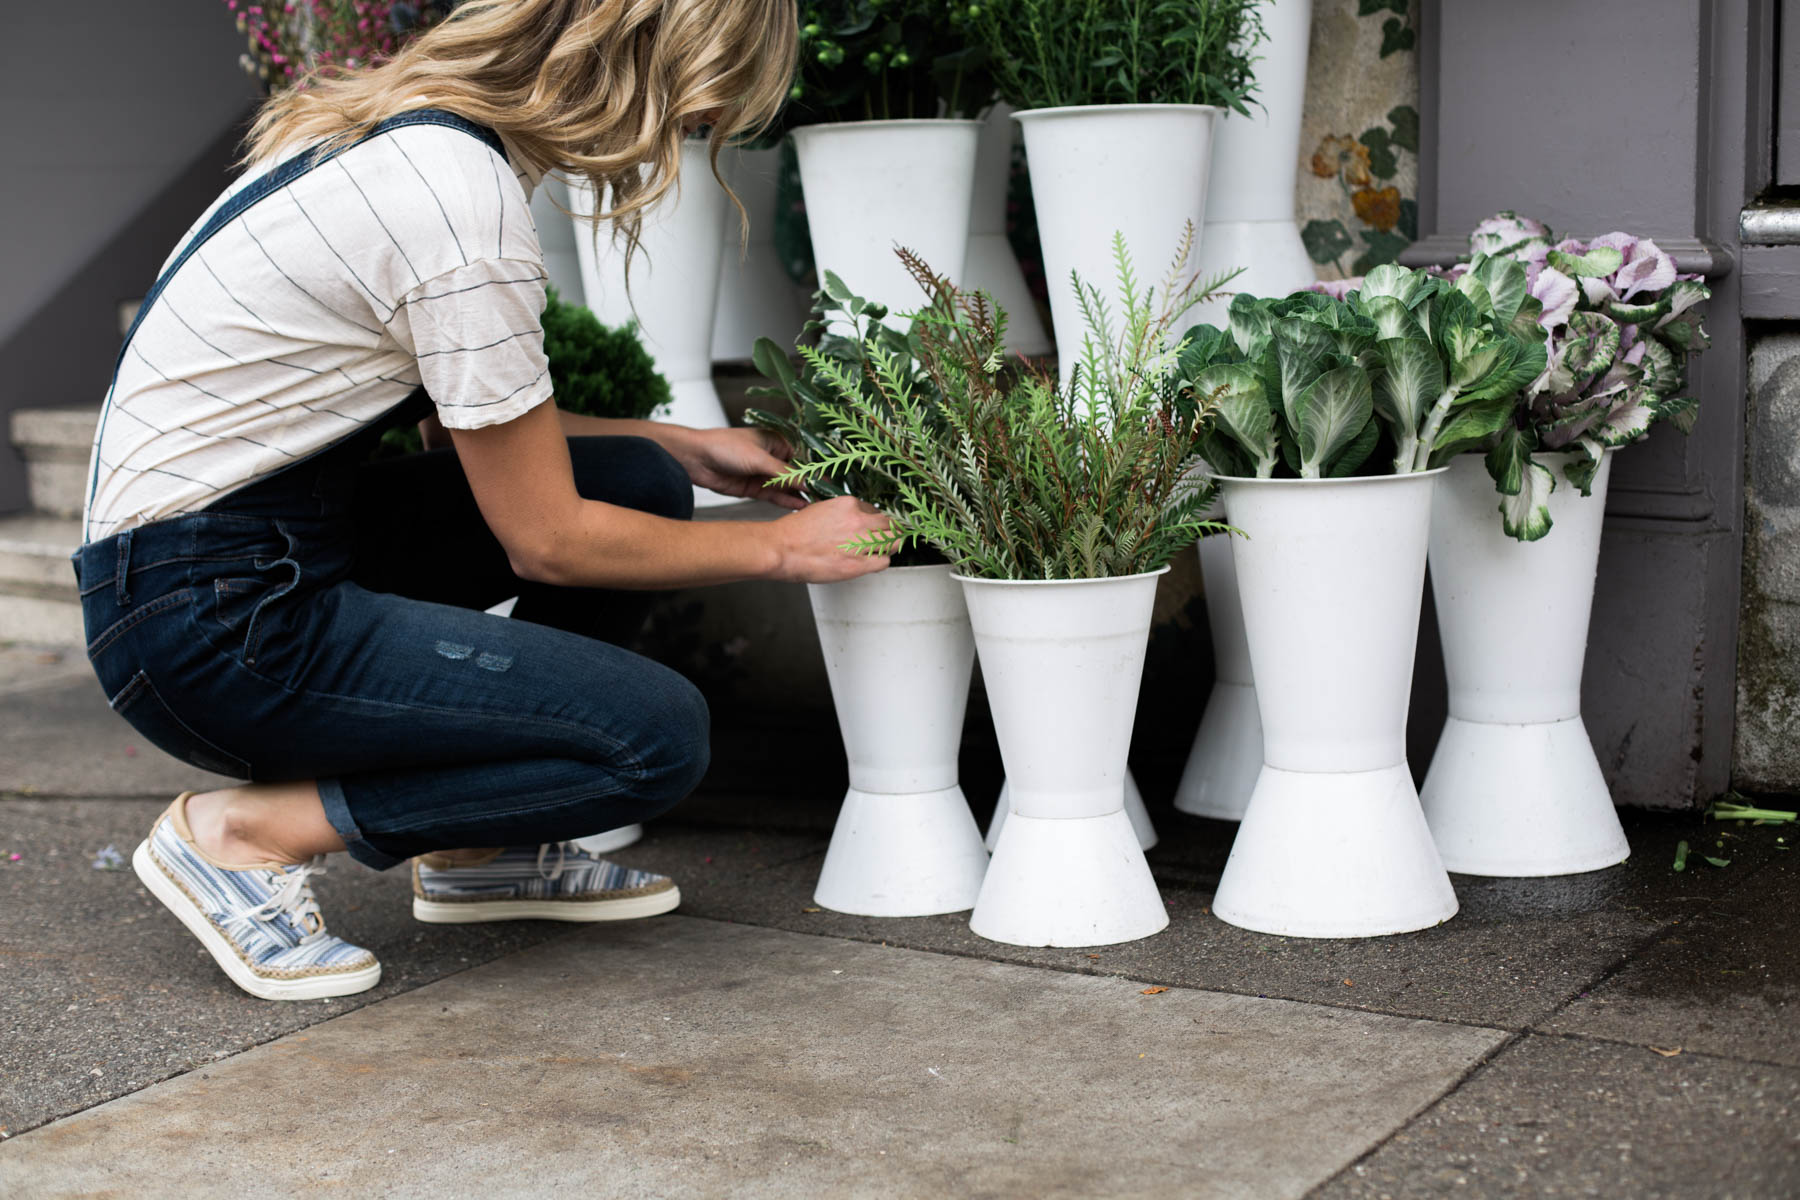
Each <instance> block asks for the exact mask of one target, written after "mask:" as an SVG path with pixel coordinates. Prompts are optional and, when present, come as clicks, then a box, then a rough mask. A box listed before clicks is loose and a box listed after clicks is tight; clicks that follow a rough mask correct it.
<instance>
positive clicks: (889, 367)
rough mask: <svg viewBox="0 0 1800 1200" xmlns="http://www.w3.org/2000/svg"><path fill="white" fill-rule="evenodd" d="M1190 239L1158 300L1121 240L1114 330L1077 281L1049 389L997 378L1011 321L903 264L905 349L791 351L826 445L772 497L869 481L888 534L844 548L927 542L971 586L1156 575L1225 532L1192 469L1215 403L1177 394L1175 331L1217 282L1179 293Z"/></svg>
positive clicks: (877, 345)
mask: <svg viewBox="0 0 1800 1200" xmlns="http://www.w3.org/2000/svg"><path fill="white" fill-rule="evenodd" d="M1188 234H1189V235H1188V237H1187V238H1186V239H1185V240H1184V242H1183V246H1182V250H1181V252H1180V253H1179V254H1178V255H1177V257H1176V261H1175V263H1174V264H1173V265H1172V266H1171V268H1170V271H1169V275H1168V277H1167V280H1166V282H1165V284H1164V286H1163V287H1162V288H1161V289H1160V291H1159V289H1157V288H1155V287H1145V286H1143V285H1141V284H1140V283H1139V281H1138V279H1137V277H1136V274H1135V272H1134V270H1133V268H1132V264H1131V259H1130V255H1129V254H1128V253H1127V252H1126V248H1125V245H1124V241H1123V239H1122V238H1115V241H1114V256H1115V261H1116V263H1117V268H1118V280H1117V283H1118V287H1117V292H1116V297H1117V300H1118V302H1119V311H1118V312H1117V313H1116V314H1115V313H1114V311H1113V305H1112V302H1110V301H1109V300H1108V298H1107V297H1106V296H1105V295H1103V294H1102V292H1101V291H1100V290H1099V289H1098V288H1096V287H1093V286H1091V285H1088V284H1085V283H1083V282H1082V281H1081V280H1076V286H1077V288H1078V289H1079V291H1080V294H1081V297H1082V304H1083V312H1084V314H1085V316H1086V319H1087V326H1088V330H1087V336H1086V338H1085V339H1084V342H1083V348H1082V353H1081V355H1080V358H1079V360H1078V361H1077V362H1076V363H1075V364H1074V365H1073V366H1072V367H1071V368H1070V369H1069V371H1068V372H1067V380H1066V382H1065V383H1064V384H1063V385H1062V386H1060V387H1059V386H1058V385H1057V383H1056V381H1055V380H1054V379H1052V378H1051V377H1050V376H1049V375H1048V374H1047V373H1045V372H1044V371H1043V369H1042V368H1041V367H1038V366H1036V365H1033V364H1029V363H1017V364H1015V363H1009V362H1008V360H1007V359H1006V356H1005V351H1004V345H1005V330H1006V316H1005V313H1004V312H1003V311H1002V310H1000V309H999V308H998V306H996V305H995V304H994V303H993V301H992V300H991V299H989V297H988V296H987V295H985V294H984V293H980V292H965V291H963V290H961V289H959V288H957V287H956V286H955V285H954V284H952V283H951V282H950V281H949V280H948V279H945V278H944V277H942V276H939V275H937V274H936V273H935V272H933V271H932V270H931V268H930V267H929V266H928V265H927V264H926V263H925V262H923V261H922V260H921V259H919V258H918V256H916V255H914V254H912V253H911V252H909V251H905V250H902V251H900V257H901V260H902V261H903V262H904V263H905V264H906V267H907V270H908V271H909V272H911V274H912V276H913V278H914V279H915V280H916V281H917V282H918V284H919V286H920V287H921V288H922V289H923V290H924V292H925V296H926V300H927V303H926V305H925V307H924V308H922V309H921V310H919V311H918V312H917V313H915V314H913V324H912V328H911V330H910V331H909V333H908V334H907V335H905V337H904V339H902V340H901V342H899V343H896V341H895V340H894V338H893V337H891V336H887V335H879V334H878V335H875V336H870V337H866V338H865V339H864V340H863V342H862V348H861V350H860V352H858V353H855V354H850V355H846V354H844V353H842V352H841V351H840V350H838V349H836V348H832V347H829V346H828V345H827V344H825V343H822V344H821V346H820V347H818V348H812V347H803V348H802V349H801V351H800V353H801V355H802V357H803V359H804V361H805V365H806V368H807V376H806V382H807V386H808V388H809V389H810V391H811V393H812V395H813V396H814V397H816V401H817V403H816V404H815V405H814V407H813V409H812V410H810V411H811V412H812V413H813V414H815V415H816V418H817V419H819V420H820V421H822V423H823V425H824V430H823V432H821V433H818V434H817V436H816V440H809V441H808V442H807V443H806V451H805V453H804V454H801V455H797V458H796V465H795V466H794V468H793V469H792V470H791V471H790V472H788V473H787V474H786V475H785V476H783V477H782V478H781V479H780V480H779V482H781V483H785V484H802V485H805V486H807V487H808V488H816V487H817V486H819V484H820V483H821V482H823V483H825V484H827V485H830V486H841V485H843V484H845V483H847V482H849V481H852V480H870V479H876V478H879V479H880V480H881V481H883V482H882V483H881V484H878V485H865V487H866V490H864V491H860V492H858V493H857V494H859V495H862V496H863V498H864V499H869V500H871V502H872V503H877V504H878V506H879V507H882V508H883V509H884V511H886V512H887V514H888V516H889V517H890V518H891V519H892V521H893V529H892V531H891V532H890V533H889V534H887V535H884V536H881V537H876V538H871V539H869V540H867V541H865V542H861V543H857V544H856V545H855V546H854V547H852V548H855V549H859V550H862V551H864V552H869V553H892V552H894V551H895V550H897V549H900V548H902V547H904V546H906V545H910V544H914V543H919V542H924V543H929V544H930V545H933V546H936V547H937V548H938V550H940V551H941V552H942V553H943V554H944V555H945V557H947V558H948V559H949V560H950V561H951V562H952V563H954V564H955V565H956V567H957V569H958V570H959V571H960V572H961V573H963V574H966V575H970V576H973V577H976V578H982V579H1021V580H1023V579H1097V578H1107V577H1113V576H1120V575H1135V574H1138V573H1141V572H1144V571H1153V570H1157V569H1159V568H1161V567H1162V566H1164V565H1165V564H1166V563H1167V562H1168V561H1169V559H1170V558H1172V557H1173V556H1174V555H1175V554H1176V553H1178V552H1179V551H1181V550H1182V549H1184V548H1185V547H1187V546H1189V545H1191V544H1192V543H1193V542H1194V540H1195V539H1196V538H1198V537H1200V536H1201V535H1202V534H1205V533H1210V532H1215V531H1218V530H1220V529H1222V526H1219V525H1217V524H1215V523H1212V522H1209V521H1207V520H1205V519H1204V513H1205V512H1206V510H1207V508H1208V506H1209V505H1210V504H1211V502H1212V499H1213V488H1212V486H1211V485H1210V484H1209V483H1208V482H1207V481H1206V480H1205V479H1204V478H1203V477H1202V476H1201V475H1200V473H1199V472H1198V470H1197V469H1196V468H1197V467H1198V456H1197V454H1196V445H1197V443H1198V440H1199V439H1200V437H1201V435H1202V434H1203V433H1204V432H1205V430H1206V429H1207V428H1208V426H1209V425H1210V423H1211V421H1212V417H1213V411H1214V403H1213V398H1212V397H1211V396H1209V395H1200V394H1197V393H1196V392H1195V391H1194V390H1193V389H1192V388H1191V387H1185V386H1184V385H1183V384H1182V383H1181V381H1180V372H1178V371H1177V370H1176V366H1177V362H1178V359H1179V355H1180V351H1181V345H1180V343H1179V342H1178V341H1177V340H1176V339H1174V338H1172V337H1171V336H1170V332H1169V331H1170V329H1171V327H1172V325H1173V324H1174V322H1175V321H1176V320H1177V319H1178V318H1179V317H1180V315H1181V314H1182V313H1184V312H1186V311H1187V310H1188V309H1189V308H1191V307H1192V306H1193V305H1194V304H1197V303H1199V302H1200V301H1201V300H1203V299H1206V298H1208V297H1209V296H1211V295H1212V294H1214V293H1215V292H1216V289H1217V287H1218V286H1219V284H1220V283H1221V282H1223V281H1214V282H1213V283H1211V284H1208V285H1204V286H1203V285H1201V283H1200V281H1199V280H1198V279H1194V278H1189V279H1186V280H1185V281H1184V279H1183V275H1184V272H1185V268H1186V263H1187V259H1188V257H1189V251H1190V247H1191V243H1192V230H1191V229H1190V230H1189V231H1188ZM770 365H771V366H773V365H774V364H770ZM790 394H792V393H791V392H790Z"/></svg>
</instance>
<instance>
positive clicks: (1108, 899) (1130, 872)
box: [969, 810, 1169, 946]
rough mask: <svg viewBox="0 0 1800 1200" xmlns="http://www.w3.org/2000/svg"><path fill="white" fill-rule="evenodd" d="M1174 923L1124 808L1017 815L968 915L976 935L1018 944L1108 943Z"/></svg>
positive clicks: (1094, 944)
mask: <svg viewBox="0 0 1800 1200" xmlns="http://www.w3.org/2000/svg"><path fill="white" fill-rule="evenodd" d="M1168 923H1169V914H1168V910H1167V909H1165V908H1164V907H1163V902H1162V896H1161V895H1160V894H1158V892H1157V890H1156V880H1155V879H1153V878H1152V877H1151V875H1150V865H1149V864H1148V863H1146V862H1145V861H1144V852H1143V851H1142V850H1141V849H1139V848H1138V839H1137V831H1136V830H1134V829H1133V828H1132V825H1131V821H1130V820H1129V819H1128V818H1127V817H1126V816H1125V813H1124V811H1123V810H1117V811H1114V812H1110V813H1107V814H1105V815H1103V816H1098V817H1068V818H1051V817H1030V816H1022V815H1020V814H1018V813H1014V814H1013V816H1012V817H1011V819H1010V820H1008V821H1007V822H1006V828H1005V829H1004V831H1003V834H1002V836H1001V838H1000V844H999V845H998V846H996V847H995V848H994V859H993V861H992V862H991V863H990V864H988V870H987V878H986V880H985V881H984V882H983V883H982V885H981V897H980V899H979V900H977V901H976V903H975V912H974V913H973V914H972V915H971V916H970V918H969V928H970V930H972V931H973V932H974V933H975V934H976V935H977V936H979V937H984V938H987V939H988V940H989V941H993V942H1005V943H1007V944H1008V945H1012V946H1105V945H1111V944H1113V943H1116V942H1129V941H1135V940H1136V939H1138V938H1142V937H1149V936H1150V935H1151V934H1153V933H1155V932H1157V931H1158V930H1160V929H1162V928H1164V927H1165V926H1167V925H1168Z"/></svg>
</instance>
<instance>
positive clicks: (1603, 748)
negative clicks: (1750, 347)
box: [1402, 0, 1800, 807]
mask: <svg viewBox="0 0 1800 1200" xmlns="http://www.w3.org/2000/svg"><path fill="white" fill-rule="evenodd" d="M1784 2H1787V0H1583V3H1581V4H1570V3H1568V0H1507V2H1506V3H1504V4H1487V3H1478V2H1477V0H1421V12H1420V16H1419V23H1418V36H1419V43H1418V44H1419V70H1420V97H1419V98H1420V104H1419V112H1420V162H1421V169H1420V180H1419V231H1420V234H1421V235H1422V236H1421V239H1420V241H1419V242H1418V243H1417V244H1415V245H1414V246H1413V247H1412V248H1411V249H1410V250H1409V251H1407V252H1406V253H1405V254H1404V255H1403V256H1402V261H1404V262H1407V263H1409V264H1412V265H1427V264H1434V263H1435V264H1444V263H1448V262H1451V261H1454V260H1455V258H1456V257H1457V255H1459V254H1461V253H1463V252H1464V251H1465V249H1466V243H1465V240H1464V239H1465V238H1466V235H1467V232H1468V229H1469V228H1470V226H1471V225H1472V223H1473V222H1474V221H1475V220H1478V219H1479V218H1480V217H1482V216H1485V215H1487V213H1488V212H1492V211H1495V210H1498V209H1504V208H1511V209H1516V210H1518V211H1521V212H1525V213H1534V212H1535V213H1540V214H1557V215H1552V216H1550V220H1551V223H1552V224H1553V225H1554V226H1556V227H1557V232H1558V233H1559V234H1572V235H1575V236H1592V235H1595V234H1599V233H1603V232H1606V231H1607V230H1608V229H1611V228H1614V227H1615V225H1616V224H1624V223H1627V220H1628V218H1626V219H1622V218H1621V217H1620V216H1619V215H1618V212H1617V211H1616V209H1615V207H1614V206H1618V207H1620V208H1624V209H1627V210H1629V211H1630V212H1632V213H1638V212H1643V213H1652V214H1655V215H1654V216H1653V217H1652V218H1651V219H1649V220H1648V221H1647V222H1645V223H1647V224H1648V225H1649V226H1650V227H1644V226H1643V225H1642V224H1639V225H1638V226H1637V227H1631V228H1630V231H1631V232H1633V233H1639V234H1644V235H1648V236H1651V237H1654V238H1655V239H1656V241H1657V243H1658V244H1659V245H1661V246H1662V247H1663V248H1664V249H1666V250H1668V251H1669V252H1670V253H1671V254H1672V255H1673V256H1674V258H1675V260H1676V263H1677V265H1678V266H1679V267H1680V268H1681V269H1682V270H1685V271H1696V272H1699V273H1701V274H1703V275H1705V276H1706V279H1707V283H1708V285H1709V286H1710V287H1711V288H1712V291H1713V299H1712V302H1711V304H1710V306H1709V310H1708V319H1707V326H1708V329H1709V330H1710V332H1711V333H1712V337H1713V345H1712V349H1711V350H1710V351H1708V352H1707V353H1706V354H1703V355H1701V356H1700V357H1699V358H1698V359H1696V360H1694V370H1693V373H1692V376H1691V380H1692V381H1691V384H1690V387H1691V388H1693V389H1694V390H1695V392H1696V394H1697V395H1698V396H1699V399H1700V409H1701V416H1700V420H1699V424H1698V426H1697V427H1696V429H1695V431H1694V433H1693V434H1692V435H1691V436H1690V437H1687V438H1683V437H1681V436H1680V435H1679V434H1677V433H1675V432H1674V431H1673V430H1668V429H1659V430H1657V431H1656V432H1655V434H1654V435H1653V436H1652V437H1651V439H1650V440H1649V441H1648V442H1647V443H1644V444H1642V445H1638V446H1633V447H1630V448H1628V449H1627V450H1625V451H1624V452H1623V453H1621V454H1620V456H1619V459H1618V462H1617V463H1616V464H1615V468H1614V475H1613V484H1612V493H1611V495H1610V496H1609V498H1608V502H1607V521H1606V538H1605V544H1604V546H1603V548H1602V551H1601V563H1600V578H1599V583H1598V586H1597V588H1596V595H1595V601H1594V618H1593V624H1592V627H1591V631H1590V634H1589V642H1588V654H1587V660H1586V669H1585V677H1584V685H1583V708H1584V715H1585V716H1586V719H1587V723H1588V729H1589V732H1590V734H1591V735H1592V737H1593V740H1594V745H1595V749H1596V750H1597V751H1598V753H1599V755H1600V760H1601V764H1602V766H1603V767H1604V769H1605V770H1606V773H1607V777H1608V780H1609V782H1610V783H1611V785H1612V788H1613V795H1614V797H1615V799H1617V800H1618V801H1619V802H1620V803H1626V804H1635V805H1641V806H1647V807H1686V806H1690V805H1693V804H1696V803H1704V802H1705V801H1706V800H1708V799H1709V798H1711V797H1713V796H1716V795H1718V794H1720V793H1722V792H1724V791H1726V790H1727V789H1728V788H1729V787H1730V784H1731V751H1732V738H1733V727H1734V722H1735V704H1736V692H1737V689H1736V678H1737V645H1738V604H1739V592H1740V587H1741V582H1740V562H1741V557H1742V545H1743V530H1742V513H1743V488H1744V430H1745V422H1744V405H1745V391H1746V377H1745V354H1746V347H1745V338H1744V326H1743V317H1744V315H1745V314H1744V312H1743V305H1742V297H1741V295H1740V287H1741V278H1742V276H1741V272H1740V271H1739V270H1738V269H1737V267H1738V265H1739V263H1741V262H1742V254H1743V251H1742V247H1741V244H1740V240H1739V218H1740V213H1741V212H1742V210H1743V209H1744V208H1745V206H1746V204H1748V203H1749V202H1750V201H1751V200H1752V199H1753V198H1754V197H1756V196H1757V195H1758V194H1759V193H1760V192H1762V191H1763V190H1764V188H1766V187H1767V186H1768V184H1769V182H1770V178H1771V174H1770V173H1771V168H1772V158H1773V155H1772V146H1773V140H1774V124H1775V102H1774V94H1775V89H1774V62H1775V40H1776V39H1775V35H1776V30H1777V19H1778V12H1777V9H1778V7H1779V5H1780V4H1782V3H1784ZM1608 21H1610V22H1611V26H1612V29H1613V30H1614V34H1613V37H1612V40H1611V41H1610V43H1608V42H1605V41H1602V40H1600V39H1599V38H1597V37H1594V36H1593V30H1594V29H1595V28H1596V26H1597V25H1598V24H1602V23H1605V22H1608ZM1659 41H1660V44H1657V43H1658V42H1659ZM1572 43H1573V44H1574V45H1575V46H1576V47H1579V49H1571V44H1572ZM1646 43H1649V44H1653V45H1655V46H1656V49H1657V50H1658V52H1659V54H1660V55H1661V56H1662V58H1664V59H1666V60H1667V61H1668V62H1670V63H1672V64H1673V67H1672V69H1670V70H1669V71H1668V73H1667V74H1663V75H1661V76H1660V77H1659V78H1658V79H1657V80H1656V81H1655V84H1656V86H1654V87H1651V86H1648V85H1647V84H1646V82H1645V81H1644V80H1642V79H1641V78H1638V79H1634V78H1632V77H1631V76H1629V75H1628V74H1627V73H1629V72H1633V71H1643V70H1645V69H1646V68H1645V67H1644V65H1643V62H1642V61H1641V57H1640V56H1641V52H1642V51H1644V50H1646V49H1648V48H1650V46H1649V45H1647V44H1646ZM1578 53H1585V54H1587V55H1588V56H1589V62H1588V67H1589V69H1588V71H1587V72H1586V73H1585V77H1584V78H1582V79H1581V80H1580V81H1579V82H1572V81H1571V80H1570V79H1569V78H1568V72H1567V70H1566V67H1567V65H1568V62H1567V58H1568V56H1569V55H1571V54H1578ZM1634 60H1635V61H1634ZM1446 72H1448V76H1446ZM1615 85H1616V86H1615ZM1633 87H1635V91H1634V90H1633ZM1506 94H1512V95H1515V96H1517V98H1518V103H1517V104H1516V105H1511V106H1508V109H1507V111H1495V105H1494V99H1495V97H1496V96H1498V95H1506ZM1577 154H1579V155H1582V156H1585V157H1582V158H1580V160H1579V161H1580V163H1581V167H1582V168H1584V169H1576V168H1574V167H1571V166H1569V165H1567V164H1571V163H1573V162H1575V161H1577V158H1576V156H1577ZM1475 156H1479V166H1478V167H1477V168H1476V169H1474V170H1471V169H1470V163H1471V162H1472V161H1474V159H1475ZM1644 156H1652V157H1651V158H1650V160H1649V162H1648V164H1646V162H1645V159H1644ZM1690 156H1691V157H1690ZM1555 162H1560V163H1562V164H1565V165H1563V166H1559V167H1553V168H1549V169H1547V168H1546V166H1545V164H1546V163H1555ZM1690 172H1691V173H1690ZM1470 175H1476V176H1479V177H1480V178H1482V179H1483V180H1488V181H1493V180H1504V181H1507V184H1508V186H1507V187H1506V188H1505V189H1504V190H1507V191H1509V192H1510V194H1508V195H1493V196H1492V198H1491V202H1489V203H1487V204H1486V210H1485V211H1482V210H1481V204H1482V203H1483V197H1480V196H1477V195H1472V194H1471V187H1470V185H1469V183H1468V176H1470ZM1609 176H1611V177H1614V178H1635V179H1637V180H1638V181H1639V182H1638V183H1636V184H1634V185H1633V186H1632V188H1631V189H1630V194H1629V195H1619V194H1618V193H1617V192H1616V191H1615V192H1614V193H1611V194H1608V193H1607V192H1606V181H1607V179H1608V177H1609ZM1484 186H1488V185H1484ZM1493 190H1501V189H1499V188H1495V189H1493ZM1658 190H1660V191H1661V192H1662V193H1665V194H1658V195H1650V194H1648V193H1649V192H1653V191H1658ZM1609 214H1611V215H1609ZM1640 220H1642V218H1640ZM1565 226H1566V228H1565ZM1628 227H1629V226H1628ZM1797 249H1800V248H1797ZM1788 294H1789V296H1790V297H1794V296H1800V292H1794V291H1789V293H1788ZM1552 536H1554V534H1552ZM1496 636H1504V637H1517V638H1520V639H1521V650H1522V652H1524V651H1526V650H1527V649H1528V646H1527V643H1528V640H1529V630H1528V629H1521V630H1496Z"/></svg>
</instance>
